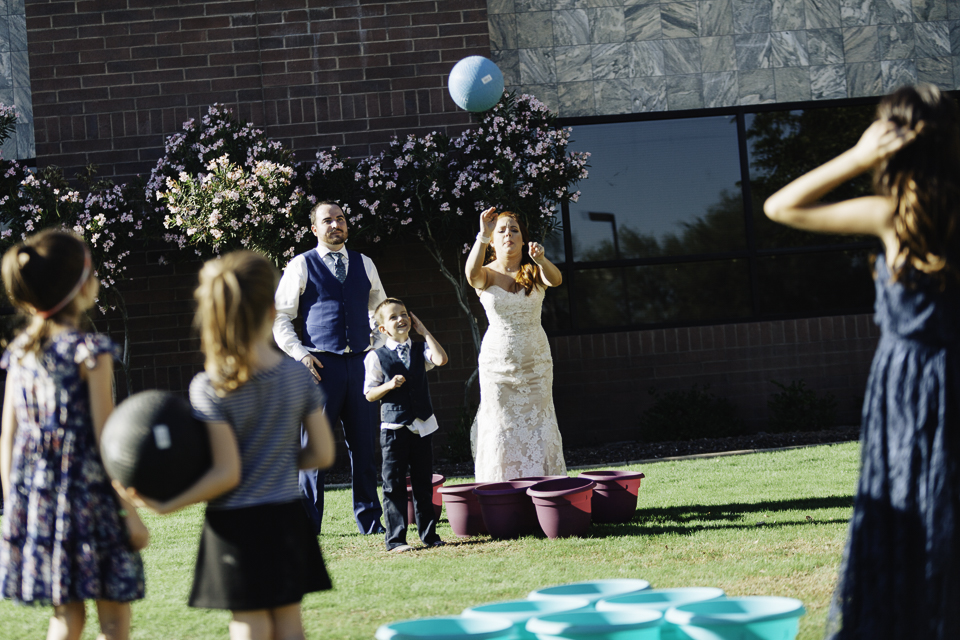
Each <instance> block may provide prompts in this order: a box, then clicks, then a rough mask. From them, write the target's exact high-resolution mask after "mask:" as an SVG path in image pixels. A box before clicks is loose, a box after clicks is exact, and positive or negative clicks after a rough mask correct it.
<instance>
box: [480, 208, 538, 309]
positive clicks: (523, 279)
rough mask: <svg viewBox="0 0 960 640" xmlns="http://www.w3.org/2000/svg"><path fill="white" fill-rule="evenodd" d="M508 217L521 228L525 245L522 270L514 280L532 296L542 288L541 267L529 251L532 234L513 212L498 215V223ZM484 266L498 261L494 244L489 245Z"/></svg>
mask: <svg viewBox="0 0 960 640" xmlns="http://www.w3.org/2000/svg"><path fill="white" fill-rule="evenodd" d="M503 217H507V218H510V219H511V220H513V221H514V222H516V223H517V226H518V227H520V241H521V243H522V244H523V246H522V247H521V253H520V268H519V269H517V275H516V277H515V278H514V281H515V282H516V283H517V284H518V285H520V286H521V287H522V288H523V290H524V291H525V292H526V295H530V292H531V291H533V288H534V287H538V288H539V287H540V286H542V285H541V283H540V267H539V266H538V265H537V263H536V262H534V261H533V258H531V257H530V251H529V242H530V240H529V238H530V233H529V232H528V231H527V225H526V224H524V223H523V220H521V219H520V216H518V215H517V214H515V213H514V212H513V211H501V212H500V213H499V214H498V215H497V222H498V223H499V222H500V218H503ZM485 258H486V259H485V260H484V261H483V264H490V263H491V262H493V261H494V260H496V259H497V251H496V249H494V248H493V243H492V242H491V243H490V244H488V245H487V253H486V256H485Z"/></svg>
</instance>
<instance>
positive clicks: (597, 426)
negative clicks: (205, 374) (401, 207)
mask: <svg viewBox="0 0 960 640" xmlns="http://www.w3.org/2000/svg"><path fill="white" fill-rule="evenodd" d="M485 6H486V3H485V1H484V0H435V1H425V2H409V1H408V2H369V3H367V2H359V1H358V0H334V1H329V0H328V1H325V2H320V1H316V2H314V1H312V0H271V1H270V2H257V1H241V0H223V1H219V2H217V1H213V2H199V1H189V0H182V1H180V2H174V1H173V0H96V1H93V0H85V1H78V0H74V1H57V0H52V1H45V2H41V1H40V0H28V2H27V6H26V11H27V21H28V22H27V25H28V37H29V51H30V69H31V79H32V86H33V95H34V103H35V107H34V114H35V119H36V127H37V129H36V131H37V155H38V163H39V164H40V165H41V166H43V165H46V164H58V165H60V166H62V167H64V168H65V169H66V170H67V173H68V175H69V174H70V173H71V171H72V170H75V169H77V168H79V167H82V166H84V165H86V164H87V163H91V162H92V163H96V164H99V165H101V169H102V174H104V175H112V176H116V177H117V178H118V179H124V178H125V177H127V176H130V175H132V174H134V173H145V172H147V171H149V169H150V168H151V167H152V166H153V164H154V162H155V160H156V158H157V157H159V155H160V153H161V151H162V146H163V139H164V138H165V137H166V136H167V135H170V134H172V133H174V132H176V131H178V130H179V129H180V127H181V123H182V122H183V121H185V120H187V119H189V118H191V117H198V116H200V115H201V114H202V113H203V112H204V111H205V109H206V107H207V106H208V105H209V104H211V103H212V102H214V101H219V102H222V103H225V104H227V105H228V106H231V107H233V108H234V110H235V112H236V113H237V114H238V115H239V116H240V117H241V118H244V119H247V120H250V121H252V122H254V123H255V124H257V125H258V126H261V127H264V128H265V130H266V132H267V135H268V136H270V137H271V138H274V139H278V140H281V141H282V142H284V143H285V144H286V145H288V146H289V147H291V148H293V149H295V150H296V151H298V154H299V156H300V159H301V160H309V159H310V158H312V156H313V154H314V152H315V151H316V150H317V149H318V148H326V147H329V146H332V145H337V146H340V147H345V148H346V150H347V152H348V153H349V154H350V155H354V156H357V155H366V154H368V153H370V152H373V151H376V150H377V148H378V147H379V146H380V145H383V144H385V143H386V142H387V141H388V140H389V139H390V137H391V136H392V135H393V134H394V133H400V134H406V133H407V132H412V131H416V130H423V129H431V128H442V127H448V128H449V129H455V128H457V127H460V126H463V125H465V124H466V123H468V122H469V117H468V116H467V115H466V114H464V113H462V112H458V111H456V109H455V107H454V105H453V104H452V103H451V102H450V99H449V97H448V95H447V93H446V90H445V88H444V75H445V74H446V73H447V72H448V71H449V69H450V67H451V66H452V65H453V63H454V62H455V61H456V60H458V59H459V58H462V57H463V56H465V55H470V54H486V53H488V52H489V43H488V35H487V23H486V13H485ZM370 254H371V257H373V258H374V260H375V261H376V262H377V264H378V267H379V270H380V272H381V276H382V278H383V281H384V284H385V287H386V289H387V291H388V292H389V293H390V294H391V295H394V296H398V297H401V298H403V299H405V300H406V302H407V303H408V305H409V306H410V307H411V309H413V310H414V311H415V312H416V313H418V315H420V316H421V318H422V319H423V320H424V322H425V323H427V325H428V326H429V327H430V328H431V330H432V331H434V333H435V334H436V335H437V337H438V339H439V340H441V342H442V343H443V344H444V346H445V347H446V349H447V350H448V352H449V353H450V358H451V362H450V364H449V365H447V366H446V367H444V368H443V369H440V370H438V371H437V372H436V373H434V374H432V380H433V382H432V393H433V396H434V401H435V404H436V408H437V412H438V415H439V417H440V419H441V422H442V423H443V424H444V425H451V424H452V423H453V420H454V419H455V417H456V415H457V411H458V409H459V408H460V407H461V405H462V403H463V381H464V380H465V379H466V378H467V377H468V376H469V375H470V373H471V372H472V371H473V368H474V364H475V361H474V360H473V357H474V354H473V349H472V346H471V344H470V338H469V334H468V328H467V326H466V325H465V324H464V321H463V319H462V317H461V315H460V310H459V308H458V307H457V305H456V302H455V299H454V297H453V295H452V293H450V286H449V284H448V283H447V282H446V281H445V280H444V279H443V277H442V276H441V274H440V273H439V271H438V270H437V268H436V266H435V265H434V263H433V262H432V260H431V259H430V258H429V257H428V256H426V255H425V254H424V253H423V251H422V250H421V249H419V248H418V247H414V246H399V247H397V246H393V247H383V248H377V249H374V250H372V251H370ZM161 255H162V253H161V252H154V251H146V252H144V253H142V254H140V255H137V256H133V257H132V258H131V266H130V274H129V275H130V278H131V279H130V280H129V281H127V282H125V283H123V284H122V285H121V286H122V287H123V290H124V291H125V295H126V299H127V303H128V311H129V314H130V318H131V338H132V349H131V351H132V354H133V357H132V363H131V364H132V367H133V372H132V377H133V389H134V390H135V391H136V390H140V389H145V388H161V389H169V390H172V391H177V392H185V391H186V388H187V385H188V384H189V381H190V379H191V378H192V376H193V375H194V374H195V373H196V372H197V371H199V370H200V368H201V366H202V357H201V355H200V353H199V352H198V350H197V348H198V341H197V339H196V337H195V336H194V334H193V332H192V331H191V329H190V327H191V323H192V319H193V303H192V292H193V288H194V286H195V282H196V272H197V269H198V267H199V264H198V263H196V262H178V261H172V262H169V263H167V264H160V261H159V258H160V256H161ZM115 320H116V318H115V317H114V321H115ZM114 326H116V324H115V322H114ZM551 342H552V347H553V351H554V357H555V361H556V379H555V398H556V404H557V409H558V414H559V419H560V426H561V431H562V432H563V435H564V438H565V440H566V441H567V442H568V443H569V444H582V443H586V442H591V441H609V440H620V439H629V438H632V437H634V436H635V435H636V434H635V431H634V425H635V424H636V419H637V416H639V414H640V412H642V411H643V409H645V408H646V407H647V406H649V403H650V397H649V395H648V394H647V393H646V391H647V389H648V388H649V387H650V386H656V387H657V388H658V389H660V390H662V391H668V390H671V389H688V388H689V387H690V386H691V385H692V384H694V383H697V384H704V383H709V384H711V389H712V391H713V392H714V393H717V394H718V395H725V396H727V397H729V398H730V399H731V400H733V401H734V402H735V403H736V404H737V406H738V407H739V408H740V411H741V413H742V414H743V415H744V417H745V418H747V420H748V422H749V424H751V425H752V426H754V427H760V426H762V424H763V421H764V419H765V417H766V399H767V397H768V396H769V394H770V392H771V391H773V390H775V388H774V387H773V386H772V385H770V383H769V380H770V379H777V380H779V381H781V382H785V383H787V382H790V381H791V380H795V379H803V380H804V381H805V382H806V383H807V385H808V386H809V387H811V388H813V389H816V390H818V391H831V392H833V393H834V394H835V395H837V396H838V398H839V400H840V408H841V412H842V418H843V420H844V421H845V422H848V423H853V422H856V415H857V412H858V408H857V403H858V399H859V398H860V397H861V396H862V393H863V388H864V382H865V379H866V374H867V371H868V367H869V360H870V355H871V354H872V351H873V348H874V345H875V343H876V334H875V331H874V329H873V327H872V324H871V323H870V322H869V318H868V317H867V316H852V317H845V318H820V319H810V320H796V321H783V322H763V323H746V324H737V325H725V326H716V327H699V328H684V329H666V330H655V331H634V332H626V333H612V334H598V335H584V336H570V337H558V338H554V339H552V340H551ZM476 399H477V394H476V393H474V394H473V400H474V401H476Z"/></svg>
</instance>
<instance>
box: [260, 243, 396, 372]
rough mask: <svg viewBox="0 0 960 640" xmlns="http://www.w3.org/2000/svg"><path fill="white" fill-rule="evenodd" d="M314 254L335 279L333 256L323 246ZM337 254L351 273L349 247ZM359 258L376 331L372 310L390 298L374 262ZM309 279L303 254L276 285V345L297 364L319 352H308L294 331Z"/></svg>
mask: <svg viewBox="0 0 960 640" xmlns="http://www.w3.org/2000/svg"><path fill="white" fill-rule="evenodd" d="M314 251H316V252H317V253H319V254H320V258H321V260H322V262H323V264H324V265H326V267H327V268H328V269H330V273H333V274H334V275H336V273H334V271H333V262H334V261H333V260H332V259H330V258H327V254H328V253H333V252H332V251H331V250H330V249H328V248H327V247H325V246H324V245H318V246H317V248H316V249H314ZM337 253H339V254H340V255H341V256H342V260H343V265H344V267H346V269H347V272H348V273H349V270H350V258H349V257H348V255H347V249H346V247H345V246H343V247H340V249H339V250H338V251H337ZM360 257H361V258H362V260H363V270H364V271H365V272H366V274H367V279H368V280H370V298H369V300H368V301H367V312H368V314H369V316H370V329H371V331H373V330H375V329H376V328H377V324H376V322H375V321H374V319H373V310H374V309H376V308H377V305H379V304H380V303H381V302H383V301H384V300H386V298H387V295H386V294H385V293H384V292H383V284H382V283H381V282H380V274H378V273H377V267H376V266H374V264H373V260H371V259H370V258H368V257H367V256H365V255H363V254H360ZM307 278H308V275H307V260H306V258H305V257H304V256H303V254H301V255H298V256H294V258H293V259H292V260H291V261H290V262H289V263H288V264H287V266H286V268H285V269H284V270H283V276H281V278H280V284H279V285H277V293H276V297H275V303H276V306H277V318H276V320H274V321H273V337H274V339H275V340H276V341H277V346H279V347H280V348H281V349H283V350H284V352H285V353H286V354H287V355H288V356H290V357H291V358H294V359H295V360H303V358H304V356H306V355H307V354H309V353H310V351H316V349H308V348H307V347H305V346H303V343H302V342H300V338H298V337H297V332H296V331H294V329H293V320H294V318H296V317H297V315H298V313H299V311H300V296H301V295H303V291H304V289H305V288H306V286H307Z"/></svg>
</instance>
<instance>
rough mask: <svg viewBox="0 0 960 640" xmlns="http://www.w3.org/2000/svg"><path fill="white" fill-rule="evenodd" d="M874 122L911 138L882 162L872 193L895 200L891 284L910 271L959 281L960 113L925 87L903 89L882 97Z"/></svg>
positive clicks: (951, 102) (943, 283) (950, 101)
mask: <svg viewBox="0 0 960 640" xmlns="http://www.w3.org/2000/svg"><path fill="white" fill-rule="evenodd" d="M877 118H878V119H880V120H889V121H890V122H893V123H894V124H896V125H897V127H898V128H899V129H900V130H901V131H912V132H914V133H916V138H915V139H914V140H913V142H911V143H910V144H908V145H907V146H905V147H904V148H903V149H901V150H900V151H898V152H897V153H896V154H894V155H893V156H891V157H890V158H888V159H886V160H885V161H884V162H882V163H881V164H880V165H879V166H878V167H877V170H876V172H875V173H874V188H875V189H876V191H877V193H878V194H880V195H885V196H890V197H892V198H893V199H894V200H895V201H896V205H897V210H896V213H895V218H894V229H895V231H896V234H897V239H898V241H899V243H900V248H899V253H898V254H897V259H896V261H895V264H892V265H888V266H889V268H890V273H891V276H892V279H893V280H895V281H900V282H903V281H904V278H905V274H906V272H907V271H908V270H907V269H905V267H911V268H912V269H915V270H916V271H919V272H922V273H925V274H927V275H930V276H932V277H934V278H935V279H937V280H939V282H940V286H941V288H943V287H945V286H946V283H947V276H948V275H949V276H950V277H951V278H952V279H954V280H958V279H960V277H958V273H957V268H956V264H955V262H954V261H955V260H956V259H957V258H958V257H960V256H958V255H957V254H958V236H957V216H958V215H960V211H958V208H960V183H958V181H960V111H958V109H957V105H956V103H955V102H954V100H953V99H952V98H950V97H948V96H945V95H943V94H942V93H941V92H940V90H939V89H938V88H937V87H935V86H933V85H930V84H919V85H915V86H906V87H902V88H900V89H898V90H897V91H895V92H893V93H892V94H890V95H889V96H887V97H885V98H884V99H883V100H882V101H881V102H880V105H879V106H878V107H877Z"/></svg>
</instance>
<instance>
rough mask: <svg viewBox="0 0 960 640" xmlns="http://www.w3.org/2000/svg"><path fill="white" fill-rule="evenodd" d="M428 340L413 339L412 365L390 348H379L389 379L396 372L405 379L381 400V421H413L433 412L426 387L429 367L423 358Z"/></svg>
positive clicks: (382, 364)
mask: <svg viewBox="0 0 960 640" xmlns="http://www.w3.org/2000/svg"><path fill="white" fill-rule="evenodd" d="M425 348H426V343H425V342H411V344H410V368H409V369H407V368H406V367H405V366H403V362H402V361H401V360H400V356H398V355H397V352H396V351H394V350H392V349H390V347H380V348H379V349H377V350H376V354H377V357H378V358H380V368H381V369H383V380H384V382H386V381H387V380H389V379H390V378H392V377H393V376H396V375H401V376H403V377H404V378H406V382H404V383H403V386H402V387H400V388H399V389H394V390H392V391H389V392H387V394H386V395H385V396H383V398H381V399H380V421H381V422H389V423H390V424H413V421H414V419H415V418H419V419H420V420H426V419H427V418H429V417H430V416H432V415H433V404H431V402H430V389H429V388H428V387H427V367H426V364H425V362H424V360H423V351H424V349H425Z"/></svg>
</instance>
